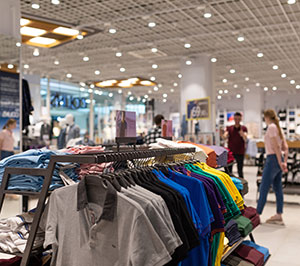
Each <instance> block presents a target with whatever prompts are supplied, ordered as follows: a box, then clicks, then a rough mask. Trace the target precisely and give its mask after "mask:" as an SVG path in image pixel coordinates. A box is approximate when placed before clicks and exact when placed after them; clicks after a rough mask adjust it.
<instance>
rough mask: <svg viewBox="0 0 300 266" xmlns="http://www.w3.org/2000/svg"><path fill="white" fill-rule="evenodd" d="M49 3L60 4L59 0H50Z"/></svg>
mask: <svg viewBox="0 0 300 266" xmlns="http://www.w3.org/2000/svg"><path fill="white" fill-rule="evenodd" d="M51 3H52V4H53V5H59V4H60V1H59V0H51Z"/></svg>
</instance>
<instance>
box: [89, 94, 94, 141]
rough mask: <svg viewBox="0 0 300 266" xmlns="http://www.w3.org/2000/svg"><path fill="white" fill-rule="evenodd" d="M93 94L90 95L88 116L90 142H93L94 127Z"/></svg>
mask: <svg viewBox="0 0 300 266" xmlns="http://www.w3.org/2000/svg"><path fill="white" fill-rule="evenodd" d="M94 108H95V103H94V92H92V93H90V114H89V121H90V123H89V137H90V140H94V139H95V137H94V127H95V116H94Z"/></svg>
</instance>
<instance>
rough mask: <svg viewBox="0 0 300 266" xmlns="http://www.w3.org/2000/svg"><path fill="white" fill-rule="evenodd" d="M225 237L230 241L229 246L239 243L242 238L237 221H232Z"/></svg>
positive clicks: (226, 228)
mask: <svg viewBox="0 0 300 266" xmlns="http://www.w3.org/2000/svg"><path fill="white" fill-rule="evenodd" d="M225 235H226V237H227V239H228V246H232V245H233V244H235V243H236V242H238V241H239V240H240V239H241V238H242V236H241V233H240V231H239V229H238V224H237V222H236V221H235V220H230V221H229V222H228V223H227V224H226V226H225Z"/></svg>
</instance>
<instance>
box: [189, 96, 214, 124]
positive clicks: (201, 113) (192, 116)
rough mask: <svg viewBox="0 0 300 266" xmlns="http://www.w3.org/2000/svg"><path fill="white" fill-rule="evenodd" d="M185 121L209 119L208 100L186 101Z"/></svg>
mask: <svg viewBox="0 0 300 266" xmlns="http://www.w3.org/2000/svg"><path fill="white" fill-rule="evenodd" d="M186 113H187V116H186V120H200V119H210V98H209V97H207V98H200V99H194V100H188V101H186Z"/></svg>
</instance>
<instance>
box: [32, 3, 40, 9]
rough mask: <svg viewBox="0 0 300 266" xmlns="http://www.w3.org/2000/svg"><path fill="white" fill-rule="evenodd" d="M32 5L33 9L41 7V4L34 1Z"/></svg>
mask: <svg viewBox="0 0 300 266" xmlns="http://www.w3.org/2000/svg"><path fill="white" fill-rule="evenodd" d="M31 7H32V8H33V9H39V8H40V5H39V4H37V3H32V5H31Z"/></svg>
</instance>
